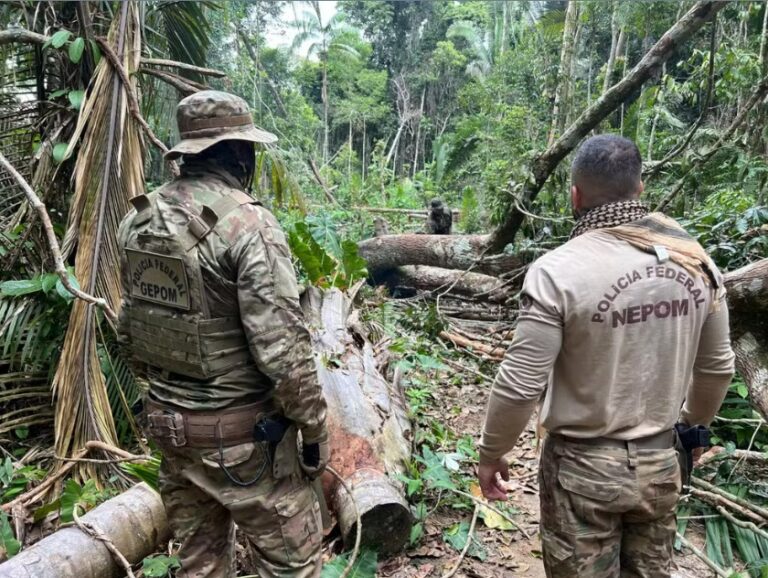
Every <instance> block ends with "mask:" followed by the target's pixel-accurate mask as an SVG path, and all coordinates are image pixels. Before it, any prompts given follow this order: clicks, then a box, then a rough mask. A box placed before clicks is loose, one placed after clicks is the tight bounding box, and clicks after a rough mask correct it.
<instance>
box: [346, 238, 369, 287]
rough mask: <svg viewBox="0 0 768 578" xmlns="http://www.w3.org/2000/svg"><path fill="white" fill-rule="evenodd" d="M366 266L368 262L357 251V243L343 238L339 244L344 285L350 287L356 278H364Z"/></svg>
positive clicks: (366, 273) (366, 274)
mask: <svg viewBox="0 0 768 578" xmlns="http://www.w3.org/2000/svg"><path fill="white" fill-rule="evenodd" d="M367 267H368V263H367V262H366V260H365V259H363V258H362V257H361V256H360V255H359V253H358V248H357V243H355V242H354V241H350V240H349V239H347V240H345V241H344V242H343V243H342V244H341V268H342V271H343V272H344V280H345V281H346V287H351V286H352V285H353V284H354V282H355V281H357V280H358V279H365V278H366V277H367V276H368V269H367Z"/></svg>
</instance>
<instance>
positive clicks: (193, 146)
mask: <svg viewBox="0 0 768 578" xmlns="http://www.w3.org/2000/svg"><path fill="white" fill-rule="evenodd" d="M176 122H177V123H178V125H179V135H180V136H181V140H180V141H179V143H178V144H177V145H176V146H175V147H173V148H172V149H171V150H170V151H168V152H167V153H166V155H165V157H166V158H167V159H171V160H172V159H177V158H179V157H180V156H181V155H194V154H198V153H200V152H202V151H204V150H205V149H207V148H209V147H211V146H213V145H215V144H216V143H218V142H221V141H224V140H245V141H250V142H253V143H264V144H268V143H273V142H276V141H277V137H276V136H275V135H273V134H272V133H271V132H267V131H265V130H261V129H260V128H257V127H256V126H255V125H254V124H253V119H252V118H251V111H250V110H249V109H248V104H247V103H246V102H245V101H244V100H243V99H242V98H240V97H239V96H235V95H234V94H229V93H227V92H221V91H218V90H203V91H201V92H196V93H195V94H192V95H190V96H188V97H186V98H184V99H182V101H181V102H179V105H178V107H177V109H176Z"/></svg>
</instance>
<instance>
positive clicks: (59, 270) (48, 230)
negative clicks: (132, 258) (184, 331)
mask: <svg viewBox="0 0 768 578" xmlns="http://www.w3.org/2000/svg"><path fill="white" fill-rule="evenodd" d="M0 166H2V167H3V168H4V169H5V170H7V171H8V172H9V173H10V175H11V176H12V177H13V178H14V179H15V180H16V182H17V183H19V186H21V188H22V190H23V191H24V194H25V195H26V197H27V200H28V201H29V204H30V205H32V207H33V208H34V209H35V210H36V211H37V213H38V215H39V216H40V219H41V221H42V222H43V229H44V230H45V236H46V238H47V239H48V247H49V249H50V250H51V254H52V255H53V262H54V266H55V269H56V274H57V275H58V276H59V279H60V280H61V284H62V285H64V287H66V289H67V291H69V292H70V293H71V294H72V295H74V296H75V297H77V298H78V299H82V300H83V301H85V302H86V303H91V304H93V305H96V306H97V307H100V308H101V309H102V310H103V311H104V314H105V315H106V316H107V317H108V318H109V320H110V321H111V322H112V323H116V322H117V315H116V314H115V312H114V311H113V310H112V308H111V307H110V306H109V304H108V303H107V301H106V300H105V299H102V298H101V297H95V296H93V295H90V294H89V293H86V292H84V291H81V290H80V289H78V288H77V287H75V286H74V285H73V284H72V282H71V281H70V279H69V273H68V272H67V269H66V267H65V266H64V259H63V257H62V256H61V247H60V246H59V241H58V239H57V238H56V233H54V232H53V223H51V218H50V217H49V216H48V211H47V210H46V209H45V203H43V201H41V200H40V197H38V196H37V194H36V193H35V191H33V190H32V187H31V186H30V185H29V183H28V182H27V181H26V180H25V179H24V177H23V176H21V174H20V173H19V171H17V170H16V169H15V168H14V166H13V165H12V164H11V163H10V162H9V161H8V159H7V158H5V155H3V153H0Z"/></svg>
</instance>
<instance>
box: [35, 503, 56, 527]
mask: <svg viewBox="0 0 768 578" xmlns="http://www.w3.org/2000/svg"><path fill="white" fill-rule="evenodd" d="M60 509H61V500H54V501H53V502H51V503H50V504H46V505H45V506H41V507H39V508H38V509H37V510H35V513H34V515H33V516H32V519H33V520H34V521H35V522H39V521H40V520H42V519H44V518H45V517H46V516H47V515H48V514H50V513H51V512H57V511H58V510H60Z"/></svg>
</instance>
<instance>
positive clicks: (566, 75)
mask: <svg viewBox="0 0 768 578" xmlns="http://www.w3.org/2000/svg"><path fill="white" fill-rule="evenodd" d="M578 19H579V4H578V2H576V1H575V0H571V1H570V2H568V9H567V10H566V12H565V26H564V28H563V45H562V48H561V50H560V69H559V72H558V75H557V90H556V92H555V104H554V106H553V107H552V128H551V130H550V131H549V142H548V145H547V146H552V143H553V142H555V138H557V136H558V135H559V134H560V133H561V132H562V131H563V128H564V126H565V116H566V110H565V109H566V108H567V101H568V92H569V88H570V85H571V82H572V79H571V61H572V60H573V50H574V44H575V43H574V40H575V36H576V26H577V23H578Z"/></svg>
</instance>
